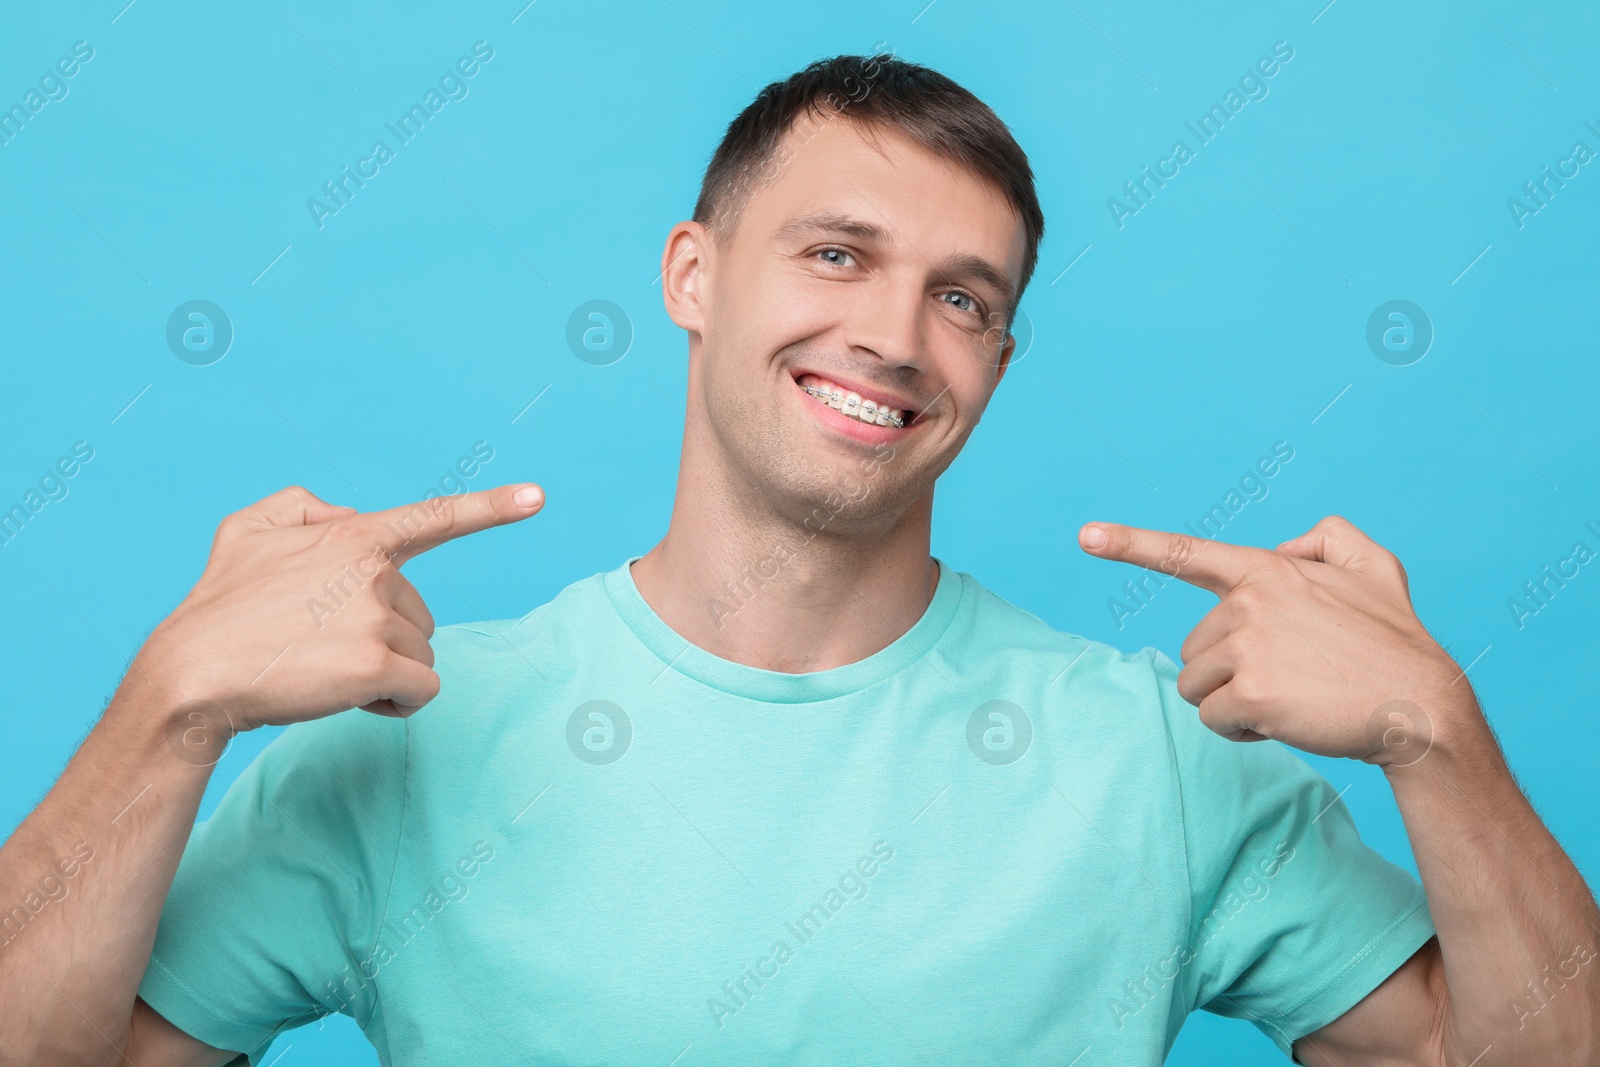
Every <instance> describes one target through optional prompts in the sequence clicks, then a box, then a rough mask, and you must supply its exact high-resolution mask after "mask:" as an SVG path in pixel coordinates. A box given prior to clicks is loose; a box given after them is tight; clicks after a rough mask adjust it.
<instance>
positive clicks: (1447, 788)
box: [1385, 697, 1600, 1067]
mask: <svg viewBox="0 0 1600 1067" xmlns="http://www.w3.org/2000/svg"><path fill="white" fill-rule="evenodd" d="M1460 699H1461V700H1462V704H1461V706H1459V707H1458V708H1457V709H1453V710H1452V711H1450V712H1449V713H1448V714H1446V713H1443V712H1439V713H1436V714H1430V718H1431V719H1432V720H1433V744H1432V747H1431V748H1429V749H1428V751H1427V754H1426V755H1425V756H1424V757H1423V758H1421V759H1419V760H1417V761H1416V762H1414V763H1411V764H1410V765H1408V766H1388V767H1385V774H1386V776H1387V777H1388V780H1389V783H1390V786H1391V787H1392V788H1393V790H1394V794H1395V798H1396V800H1397V801H1398V802H1399V806H1400V812H1401V815H1402V816H1403V818H1404V819H1405V825H1406V831H1407V833H1408V834H1409V836H1410V839H1411V844H1412V851H1413V853H1414V854H1415V856H1416V861H1417V869H1418V871H1419V872H1420V874H1421V876H1422V883H1423V888H1424V889H1425V891H1426V893H1427V897H1428V910H1429V913H1430V914H1431V915H1432V917H1433V923H1434V927H1435V929H1436V930H1437V932H1438V935H1439V946H1440V950H1441V955H1442V959H1443V968H1444V975H1445V984H1446V986H1447V987H1448V997H1449V1006H1448V1011H1447V1014H1446V1022H1445V1035H1444V1038H1445V1046H1444V1050H1443V1051H1444V1059H1443V1062H1444V1063H1446V1064H1449V1065H1451V1067H1457V1065H1461V1067H1465V1065H1466V1064H1474V1065H1475V1067H1497V1065H1521V1064H1529V1065H1532V1064H1538V1065H1539V1067H1564V1065H1567V1064H1572V1065H1574V1067H1577V1065H1579V1064H1583V1065H1588V1064H1590V1063H1592V1062H1595V1060H1594V1058H1593V1057H1596V1056H1600V944H1597V942H1600V909H1597V908H1596V904H1595V898H1594V895H1593V893H1592V892H1591V891H1590V889H1589V887H1588V885H1587V884H1585V882H1584V879H1583V877H1582V876H1581V875H1580V874H1579V873H1578V870H1577V868H1576V867H1574V865H1573V863H1572V861H1571V860H1570V859H1569V858H1568V857H1567V855H1566V853H1565V852H1563V851H1562V849H1561V846H1560V845H1559V844H1558V843H1557V842H1556V840H1555V838H1554V837H1553V836H1552V835H1551V833H1550V831H1549V830H1547V829H1546V828H1545V826H1544V824H1543V823H1542V822H1541V821H1540V819H1539V816H1538V815H1537V813H1535V811H1534V810H1533V807H1532V805H1531V804H1530V803H1529V802H1528V800H1527V798H1526V797H1525V796H1524V795H1523V793H1522V790H1521V789H1520V788H1518V786H1517V784H1516V781H1515V780H1514V779H1513V778H1512V776H1511V771H1510V769H1509V767H1508V766H1507V765H1506V762H1505V759H1504V757H1503V755H1502V753H1501V751H1500V747H1499V744H1498V743H1497V742H1496V740H1495V738H1494V736H1493V734H1492V732H1491V731H1490V729H1489V726H1488V724H1487V722H1485V721H1484V719H1483V716H1482V714H1481V712H1479V711H1478V709H1477V706H1476V703H1475V702H1471V701H1468V700H1466V699H1465V697H1463V698H1460ZM1486 1050H1487V1052H1486Z"/></svg>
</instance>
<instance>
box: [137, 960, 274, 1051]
mask: <svg viewBox="0 0 1600 1067" xmlns="http://www.w3.org/2000/svg"><path fill="white" fill-rule="evenodd" d="M150 966H151V967H154V968H155V969H156V970H157V971H158V972H160V974H161V977H162V978H164V979H166V981H167V982H169V983H170V984H171V986H172V988H173V989H174V990H175V991H176V992H177V993H179V994H181V995H182V996H183V997H185V998H186V999H187V1000H188V1001H189V1003H190V1004H191V1005H193V1006H194V1007H196V1008H198V1009H199V1010H200V1011H201V1012H203V1013H204V1014H205V1015H206V1016H207V1017H209V1018H210V1019H211V1020H212V1021H213V1022H216V1023H217V1024H219V1025H220V1026H222V1027H224V1028H227V1029H230V1030H233V1029H245V1030H250V1031H252V1032H256V1030H257V1028H256V1027H254V1026H251V1025H250V1024H248V1023H240V1022H238V1021H236V1020H235V1019H233V1018H232V1017H231V1016H229V1015H226V1014H224V1013H223V1012H222V1011H221V1010H219V1009H218V1008H216V1007H215V1006H213V1005H212V1003H211V1002H210V1001H208V1000H206V998H205V997H203V996H202V995H201V994H200V991H199V990H197V989H195V987H194V986H192V985H190V984H189V983H188V982H186V981H184V980H183V978H182V976H181V975H179V974H178V972H176V971H174V970H173V969H172V968H171V967H168V966H167V965H166V964H165V963H162V962H161V957H160V956H157V955H156V954H155V953H154V952H152V953H151V954H150ZM151 1007H152V1008H154V1007H155V1005H151ZM296 1018H305V1017H304V1016H297V1017H296ZM294 1021H295V1020H294V1019H285V1020H284V1021H282V1022H280V1023H278V1024H277V1025H275V1026H273V1027H272V1028H271V1029H270V1030H268V1031H267V1034H266V1036H265V1037H258V1038H256V1039H255V1043H254V1044H253V1045H251V1046H250V1047H249V1048H247V1049H235V1048H227V1047H223V1046H219V1047H222V1050H223V1051H224V1052H233V1053H237V1056H235V1058H236V1059H237V1058H238V1056H244V1057H245V1058H247V1059H249V1058H251V1057H252V1055H253V1054H254V1053H255V1051H256V1050H257V1049H260V1048H264V1047H266V1046H269V1045H271V1044H272V1042H273V1041H275V1040H277V1037H278V1035H279V1034H280V1033H282V1032H283V1031H284V1030H285V1029H290V1028H291V1027H290V1026H289V1023H291V1022H294ZM173 1025H175V1026H176V1025H177V1024H176V1023H175V1022H174V1023H173ZM180 1029H182V1028H181V1027H180ZM185 1033H188V1031H185ZM189 1036H190V1037H193V1038H195V1039H196V1040H197V1041H204V1040H205V1038H203V1037H201V1036H200V1035H198V1034H189ZM208 1036H209V1035H208ZM230 1044H231V1042H230Z"/></svg>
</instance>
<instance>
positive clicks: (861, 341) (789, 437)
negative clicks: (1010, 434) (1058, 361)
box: [667, 109, 1024, 524]
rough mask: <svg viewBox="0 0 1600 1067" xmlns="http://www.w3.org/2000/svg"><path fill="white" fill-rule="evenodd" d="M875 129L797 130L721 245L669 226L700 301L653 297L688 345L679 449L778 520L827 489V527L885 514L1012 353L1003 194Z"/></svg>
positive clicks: (1011, 258) (976, 407)
mask: <svg viewBox="0 0 1600 1067" xmlns="http://www.w3.org/2000/svg"><path fill="white" fill-rule="evenodd" d="M824 113H825V114H831V113H832V110H831V109H825V110H824ZM875 132H876V134H877V136H876V139H875V143H874V141H869V140H868V139H867V138H866V136H865V135H864V134H863V132H862V130H861V128H860V127H858V126H857V125H856V124H855V123H854V122H852V121H850V120H848V119H846V118H843V117H834V118H832V119H831V120H827V119H822V118H806V119H802V120H801V121H800V122H799V123H797V125H796V127H795V129H794V130H791V131H790V133H789V137H788V140H787V142H786V145H785V148H784V149H783V150H781V151H780V152H779V153H778V156H777V159H776V160H775V161H774V163H773V165H772V166H771V167H770V168H769V169H768V170H767V172H766V173H767V174H768V175H771V173H772V172H773V171H774V170H775V171H776V177H775V178H771V179H770V180H769V181H767V182H766V183H764V184H762V185H760V187H759V188H757V189H756V190H755V191H754V192H753V194H750V195H749V197H748V199H747V200H746V202H745V204H744V206H743V210H742V212H741V214H740V216H739V218H738V221H737V225H736V226H735V228H734V231H733V233H732V235H731V239H729V240H728V242H727V244H726V245H725V246H721V247H718V246H713V245H712V244H711V243H710V242H711V238H710V235H709V234H706V233H705V231H704V230H701V229H699V228H698V227H696V226H695V224H693V223H683V224H680V227H679V229H680V230H681V229H683V228H685V227H690V228H691V229H690V230H689V232H690V233H691V234H697V235H698V236H699V237H700V240H699V241H698V245H699V247H698V248H696V249H695V252H696V256H697V258H698V267H697V268H689V269H688V273H689V275H690V276H692V278H693V280H692V281H691V282H690V284H692V285H693V286H694V287H695V294H694V299H693V300H691V301H689V302H687V303H686V302H685V301H683V300H682V299H678V298H675V296H674V294H672V293H670V292H669V296H668V307H669V310H671V311H672V313H673V318H674V320H675V321H677V322H678V324H679V325H680V326H683V327H684V328H685V329H688V330H690V331H691V332H692V333H693V334H695V335H697V336H696V340H697V342H698V343H692V344H691V360H690V375H689V409H690V410H689V412H688V417H689V418H690V420H691V421H692V422H694V423H695V424H696V427H695V428H696V430H697V432H698V434H699V437H700V440H699V442H696V441H695V439H694V438H695V435H694V434H691V435H690V440H689V442H687V446H691V447H692V446H694V445H696V444H697V443H699V444H707V443H711V444H714V445H715V446H716V447H717V451H718V452H719V453H720V454H721V455H722V456H723V457H725V458H726V460H727V461H728V462H730V463H731V464H732V465H733V467H734V468H735V469H736V470H737V472H738V473H739V474H740V475H742V477H743V480H744V481H745V483H747V484H749V485H751V486H753V487H755V488H756V490H757V491H758V492H759V493H761V494H763V495H764V496H765V498H766V499H767V500H769V501H770V502H771V504H772V507H773V509H774V510H775V511H777V512H779V513H787V514H791V515H793V516H796V517H798V516H802V515H807V514H810V513H812V511H813V509H814V508H815V507H817V506H818V505H819V504H821V503H823V502H824V501H825V500H830V499H831V500H833V501H834V502H837V500H838V499H839V497H840V496H841V495H842V496H843V497H844V498H846V499H847V500H848V501H849V503H850V506H849V508H848V509H846V510H847V511H848V514H841V515H839V516H837V520H836V521H838V522H840V523H841V524H850V523H853V522H855V521H859V520H864V519H871V518H874V517H876V518H878V519H880V520H881V519H883V518H885V517H891V518H892V517H894V516H898V515H899V514H901V513H903V512H904V511H905V510H906V509H907V508H908V507H910V506H911V505H912V504H914V503H916V502H917V501H919V500H921V499H924V498H926V497H927V496H928V494H929V492H930V491H931V489H932V486H933V483H934V480H935V479H936V478H937V477H938V476H939V475H940V474H941V473H943V471H944V470H945V468H946V467H948V466H949V465H950V463H951V461H953V460H954V459H955V456H956V454H957V453H958V452H959V451H960V450H961V447H962V445H963V444H964V443H965V442H966V439H967V436H968V435H969V434H970V433H971V432H972V430H973V428H974V427H975V426H976V425H977V423H978V420H979V418H980V416H981V415H982V414H983V410H984V407H985V406H986V405H987V404H988V401H989V397H990V396H991V394H992V393H993V392H994V388H995V385H996V384H997V383H998V381H999V379H1000V376H1001V375H1002V374H1003V373H1004V371H1005V367H1006V364H1007V361H1008V360H1009V358H1010V354H1011V349H1012V346H1013V344H1014V342H1013V341H1012V339H1010V338H1009V337H1007V336H1006V333H1005V324H1006V322H1007V321H1008V319H1009V315H1010V312H1011V310H1012V307H1013V304H1014V299H1015V295H1014V290H1015V288H1016V286H1017V285H1018V284H1019V282H1020V278H1021V273H1022V261H1023V254H1024V234H1023V229H1022V224H1021V221H1020V219H1019V217H1018V216H1017V214H1016V212H1015V211H1014V210H1013V209H1012V208H1011V206H1010V204H1009V203H1008V202H1007V200H1006V199H1005V197H1004V195H1003V194H1002V193H1001V192H1000V191H999V189H997V188H995V187H993V186H991V185H990V184H988V183H987V182H984V181H983V180H981V179H979V178H978V177H976V176H975V175H972V174H969V173H967V172H966V171H964V170H962V169H960V168H958V167H956V166H954V165H953V164H951V163H949V162H947V161H945V160H943V159H941V158H939V157H937V156H934V155H933V154H931V153H930V152H928V151H927V150H926V149H924V148H922V147H921V146H919V145H917V144H916V143H915V142H914V141H911V140H910V139H908V138H906V137H905V136H903V135H902V134H899V133H898V132H895V131H891V130H886V129H882V128H878V129H877V130H875ZM677 239H678V231H676V230H675V231H674V239H673V241H671V242H669V245H668V250H667V251H668V256H669V257H671V256H672V255H674V254H675V243H674V242H676V241H677ZM677 254H681V253H677ZM669 261H670V260H669ZM669 269H670V268H669ZM669 284H670V283H669ZM697 350H698V351H697ZM806 386H810V387H811V388H812V389H814V390H816V391H818V392H821V393H823V394H824V395H823V396H822V397H818V396H815V395H812V394H811V393H808V392H807V391H806V389H805V388H804V387H806ZM831 393H844V394H846V395H845V398H844V400H843V401H842V402H840V401H834V402H833V403H832V404H830V403H829V402H828V401H827V399H826V396H827V394H831ZM850 394H859V395H860V396H861V397H862V398H863V400H862V402H860V403H856V402H854V401H853V398H852V396H851V395H850ZM866 401H874V402H875V403H874V404H872V405H871V406H868V405H867V403H866ZM891 415H898V416H899V417H900V419H901V420H902V421H903V423H904V425H903V426H902V427H895V426H894V425H893V424H892V422H891V420H890V416H891ZM883 423H890V424H889V425H882V424H883Z"/></svg>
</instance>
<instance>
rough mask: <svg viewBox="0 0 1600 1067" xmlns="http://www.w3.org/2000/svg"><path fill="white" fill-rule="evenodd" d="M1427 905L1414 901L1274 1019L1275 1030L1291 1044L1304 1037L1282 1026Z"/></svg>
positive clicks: (1421, 901) (1336, 982) (1424, 899)
mask: <svg viewBox="0 0 1600 1067" xmlns="http://www.w3.org/2000/svg"><path fill="white" fill-rule="evenodd" d="M1426 903H1427V899H1426V898H1425V897H1419V898H1418V899H1417V900H1415V901H1413V902H1412V904H1411V906H1410V907H1408V908H1406V909H1405V910H1404V911H1402V912H1401V913H1400V914H1399V915H1396V916H1395V917H1394V918H1393V919H1392V920H1391V921H1390V922H1389V925H1387V926H1385V927H1384V928H1383V929H1382V930H1381V931H1379V932H1378V933H1376V934H1374V935H1373V936H1372V937H1371V938H1370V939H1369V940H1368V941H1367V943H1366V944H1365V945H1363V946H1362V947H1361V951H1359V952H1357V953H1356V954H1355V955H1354V956H1352V957H1350V958H1349V959H1348V960H1346V961H1345V964H1344V966H1343V967H1340V968H1339V970H1338V971H1337V972H1336V973H1335V974H1334V975H1333V976H1332V977H1331V978H1329V979H1328V980H1327V981H1326V982H1323V983H1322V984H1321V985H1320V986H1318V987H1316V988H1315V989H1313V990H1312V991H1311V992H1310V993H1307V994H1306V995H1305V996H1303V997H1301V998H1300V999H1299V1000H1297V1001H1295V1002H1294V1003H1293V1004H1291V1005H1290V1006H1289V1007H1288V1008H1286V1009H1284V1010H1283V1011H1282V1012H1281V1013H1279V1014H1278V1015H1277V1016H1275V1017H1274V1018H1273V1019H1272V1022H1273V1028H1274V1029H1276V1030H1278V1031H1279V1032H1280V1033H1282V1034H1284V1036H1285V1038H1286V1040H1288V1041H1289V1043H1290V1044H1293V1043H1294V1040H1296V1039H1297V1038H1299V1037H1304V1036H1305V1035H1304V1034H1298V1035H1296V1036H1295V1038H1289V1037H1288V1031H1287V1030H1286V1029H1285V1028H1284V1027H1283V1025H1282V1024H1283V1023H1287V1022H1288V1021H1289V1019H1290V1017H1292V1016H1293V1015H1294V1014H1295V1012H1297V1011H1299V1010H1300V1009H1301V1008H1303V1007H1305V1006H1306V1005H1307V1004H1310V1003H1311V1002H1312V1001H1314V1000H1316V999H1317V998H1318V997H1321V996H1323V995H1324V994H1326V993H1327V992H1328V990H1330V989H1332V988H1333V987H1334V986H1335V985H1337V984H1338V982H1339V981H1340V979H1342V978H1344V977H1345V975H1347V974H1349V973H1350V971H1351V970H1352V969H1354V968H1355V967H1356V966H1357V965H1359V964H1360V963H1361V961H1362V960H1365V959H1366V958H1367V957H1368V956H1370V955H1372V953H1373V952H1375V951H1376V950H1377V949H1378V947H1379V945H1381V944H1382V943H1383V942H1384V941H1385V940H1387V939H1388V937H1389V935H1390V934H1392V933H1394V931H1395V930H1396V929H1397V928H1398V927H1399V926H1400V924H1401V923H1404V922H1405V921H1406V920H1407V919H1409V918H1411V916H1412V915H1414V914H1415V913H1416V911H1417V909H1418V908H1421V907H1422V906H1423V905H1424V904H1426ZM1308 1033H1309V1031H1308Z"/></svg>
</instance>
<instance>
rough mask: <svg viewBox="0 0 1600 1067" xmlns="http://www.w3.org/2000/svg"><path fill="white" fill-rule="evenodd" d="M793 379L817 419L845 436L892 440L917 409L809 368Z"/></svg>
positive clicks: (904, 430) (906, 427)
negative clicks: (859, 389)
mask: <svg viewBox="0 0 1600 1067" xmlns="http://www.w3.org/2000/svg"><path fill="white" fill-rule="evenodd" d="M794 382H795V384H796V385H797V386H799V387H800V389H801V390H803V391H804V392H805V393H806V394H807V395H808V396H809V397H810V398H811V403H810V404H809V405H808V406H810V407H812V408H813V409H815V411H816V414H817V415H818V416H819V417H820V419H821V421H822V422H824V423H826V424H827V425H829V426H832V427H833V428H835V429H837V430H839V431H840V432H842V433H844V434H845V435H846V436H848V437H852V438H855V439H856V440H858V441H865V442H867V443H870V444H878V443H881V442H885V441H892V440H894V439H895V438H897V437H900V436H901V435H903V434H905V433H907V432H908V431H909V429H910V428H911V426H912V424H913V423H914V422H915V421H916V419H917V416H918V412H917V411H915V410H913V409H911V408H909V407H896V406H894V403H895V399H896V398H893V397H890V396H889V395H888V394H884V393H878V392H875V391H872V390H867V391H866V395H863V394H862V392H860V391H858V390H857V389H852V388H850V387H849V386H847V385H843V384H840V383H839V382H836V381H833V380H832V379H829V378H824V377H822V376H821V375H818V374H812V373H810V372H809V371H806V372H802V373H800V374H797V375H795V377H794Z"/></svg>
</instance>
